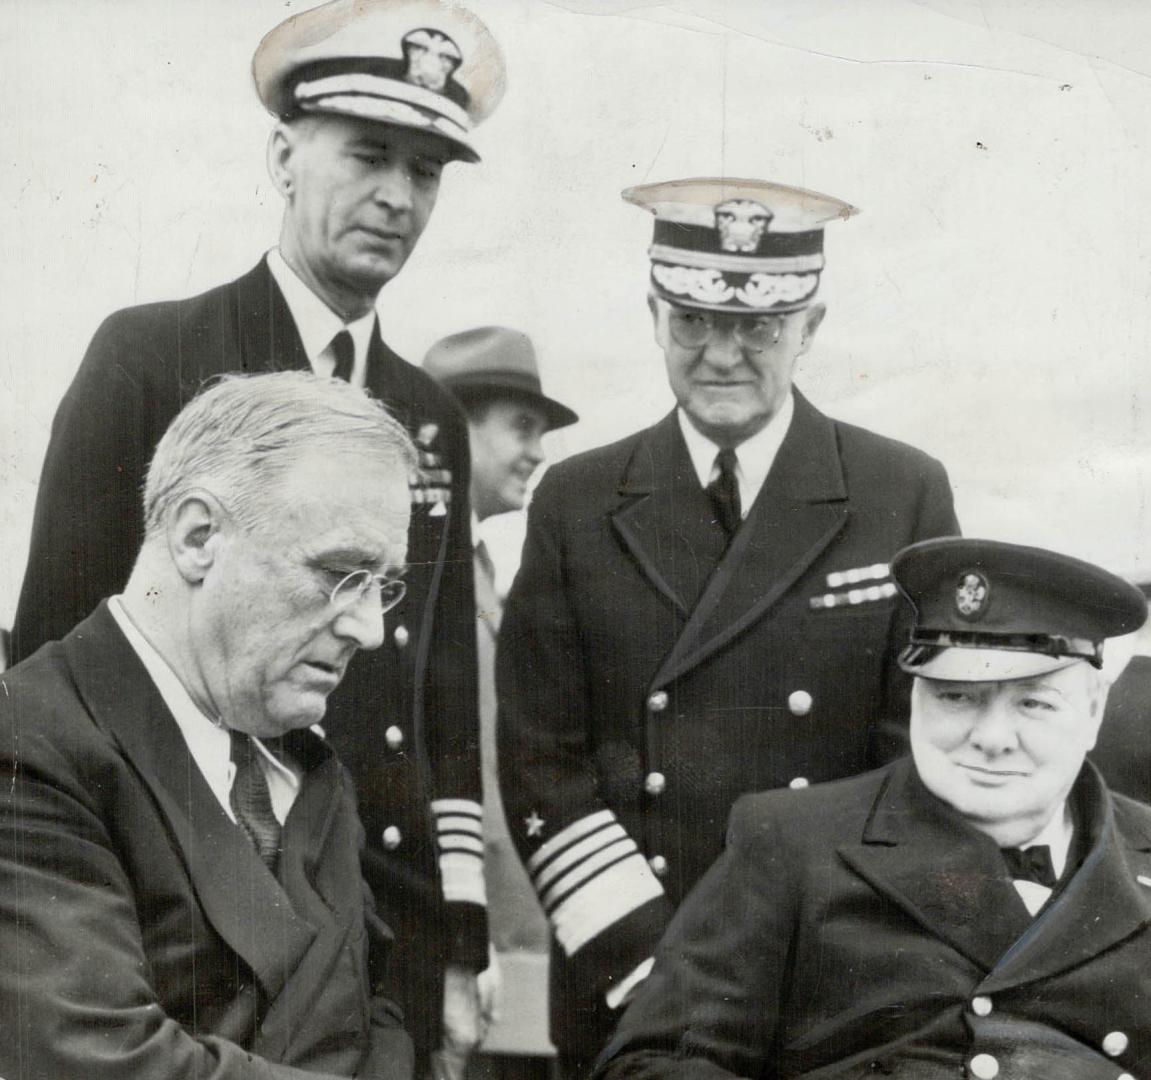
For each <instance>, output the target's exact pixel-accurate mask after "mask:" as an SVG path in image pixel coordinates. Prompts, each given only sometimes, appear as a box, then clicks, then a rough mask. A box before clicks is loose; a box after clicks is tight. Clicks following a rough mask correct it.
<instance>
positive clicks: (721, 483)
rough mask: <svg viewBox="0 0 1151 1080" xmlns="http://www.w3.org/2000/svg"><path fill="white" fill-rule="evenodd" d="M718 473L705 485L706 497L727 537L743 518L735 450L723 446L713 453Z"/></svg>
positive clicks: (733, 533)
mask: <svg viewBox="0 0 1151 1080" xmlns="http://www.w3.org/2000/svg"><path fill="white" fill-rule="evenodd" d="M715 464H716V467H717V468H718V469H719V475H718V476H717V477H716V478H715V479H714V480H713V481H712V482H711V483H710V484H708V485H707V489H706V490H707V497H708V498H709V499H711V505H712V508H713V509H714V510H715V517H716V520H717V521H718V522H719V523H720V525H722V526H723V529H724V532H726V533H727V535H728V538H731V537H732V536H734V535H735V530H736V529H738V528H739V523H740V521H741V520H742V519H743V514H742V508H741V507H740V504H739V481H738V480H737V479H736V477H735V451H734V450H732V449H731V447H725V448H724V449H723V450H721V451H720V452H719V453H718V454H716V455H715Z"/></svg>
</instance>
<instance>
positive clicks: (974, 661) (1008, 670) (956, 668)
mask: <svg viewBox="0 0 1151 1080" xmlns="http://www.w3.org/2000/svg"><path fill="white" fill-rule="evenodd" d="M1078 663H1089V661H1087V660H1084V659H1083V658H1082V657H1079V656H1048V655H1046V654H1044V653H1033V652H1024V651H1022V650H1018V649H978V648H971V649H964V648H955V647H951V646H937V645H909V646H908V647H907V648H906V649H904V650H903V652H902V653H901V654H900V656H899V666H900V667H901V668H902V669H903V670H904V671H906V672H907V673H908V674H909V675H917V676H919V677H921V678H924V679H938V680H940V681H941V682H1009V681H1011V680H1012V679H1031V678H1034V677H1035V676H1037V675H1046V674H1048V673H1049V672H1052V671H1059V670H1060V669H1061V668H1065V667H1070V666H1071V665H1072V664H1078Z"/></svg>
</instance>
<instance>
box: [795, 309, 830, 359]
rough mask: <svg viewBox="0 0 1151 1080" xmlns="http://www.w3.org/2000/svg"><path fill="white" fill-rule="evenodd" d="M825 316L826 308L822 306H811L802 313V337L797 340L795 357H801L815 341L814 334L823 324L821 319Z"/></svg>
mask: <svg viewBox="0 0 1151 1080" xmlns="http://www.w3.org/2000/svg"><path fill="white" fill-rule="evenodd" d="M826 314H827V308H826V307H825V306H824V305H823V304H812V305H811V307H809V308H808V309H807V310H806V311H805V312H804V313H803V336H802V337H801V338H800V340H799V352H798V353H797V354H796V355H797V356H802V355H803V354H804V353H805V352H807V350H808V349H810V348H811V343H812V342H813V341H814V340H815V332H816V331H817V330H818V329H819V325H820V323H822V322H823V317H824V315H826Z"/></svg>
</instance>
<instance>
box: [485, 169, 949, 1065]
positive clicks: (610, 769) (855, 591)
mask: <svg viewBox="0 0 1151 1080" xmlns="http://www.w3.org/2000/svg"><path fill="white" fill-rule="evenodd" d="M625 198H627V199H629V200H630V201H631V202H634V203H637V204H638V205H640V206H642V207H644V208H646V209H649V210H651V211H652V212H653V213H654V214H655V217H656V220H655V236H654V242H653V244H652V246H651V249H650V258H651V279H650V296H649V303H650V307H651V311H652V315H653V318H654V321H655V337H656V341H657V343H658V344H659V347H660V348H661V349H662V350H663V353H664V359H665V362H666V366H667V374H668V381H669V383H670V385H671V390H672V393H673V394H674V396H675V399H676V403H677V407H676V408H675V409H673V410H672V411H671V412H670V413H669V414H668V415H667V416H666V417H665V418H664V419H663V420H661V421H660V422H659V423H658V424H656V425H655V426H654V427H652V428H649V429H648V430H646V431H641V432H639V433H637V434H634V435H631V436H629V437H627V438H625V439H622V440H621V441H619V442H617V443H615V444H613V445H611V446H606V447H602V448H600V449H597V450H593V451H591V452H589V453H586V454H582V455H579V456H577V457H574V458H570V459H568V460H567V461H564V462H562V463H561V464H559V465H558V466H555V467H554V468H552V469H551V470H550V471H549V472H548V474H547V475H546V476H545V477H544V479H543V481H542V483H541V484H540V485H539V488H538V490H537V492H536V494H535V497H534V500H533V504H532V508H531V513H530V518H529V525H528V535H527V540H526V543H525V547H524V558H523V563H522V565H521V569H520V573H519V577H518V579H517V581H516V583H515V585H514V586H513V588H512V591H511V595H510V597H509V599H508V605H507V609H506V613H505V616H504V621H503V624H502V629H501V632H500V650H499V656H498V660H497V663H498V665H499V675H498V678H497V686H498V688H499V694H500V714H499V727H498V730H499V735H500V739H501V747H500V750H501V757H500V775H501V777H502V779H503V784H504V788H503V797H504V803H505V806H506V807H507V809H508V820H509V822H510V823H511V825H512V833H513V836H514V837H515V839H516V841H517V844H518V846H519V850H520V855H521V857H522V858H523V859H524V860H525V862H526V864H527V869H528V871H529V874H530V875H531V878H532V881H533V884H534V885H535V888H536V890H537V892H538V894H539V896H540V900H541V903H542V904H543V907H544V910H545V912H546V913H547V915H548V917H549V919H550V921H551V923H552V926H553V929H554V931H555V938H556V940H557V942H558V944H559V949H560V955H558V956H557V958H556V962H555V963H554V964H553V965H552V970H553V977H554V980H555V985H554V987H553V994H552V998H551V1011H552V1039H553V1041H554V1042H555V1043H556V1045H557V1046H558V1048H559V1049H560V1051H561V1054H562V1055H563V1059H564V1065H565V1071H566V1072H567V1073H568V1074H570V1075H572V1076H576V1075H582V1074H583V1073H585V1072H586V1069H587V1067H588V1065H589V1063H590V1060H591V1058H592V1057H593V1056H594V1054H595V1052H596V1051H597V1050H598V1049H599V1047H600V1045H601V1044H602V1042H603V1041H604V1040H605V1039H606V1037H607V1034H608V1032H609V1031H610V1030H611V1026H612V1023H613V1022H614V1018H615V1016H616V1015H617V1012H616V1010H617V1009H618V1007H619V1006H620V1005H621V1004H622V1003H623V1002H624V1001H625V1000H626V999H627V997H628V995H629V994H630V993H631V992H632V991H633V990H634V988H635V986H636V985H638V983H639V981H640V980H641V979H642V978H643V976H644V974H645V973H646V971H647V970H648V967H649V962H648V958H649V957H650V955H651V950H652V947H653V946H654V944H655V942H656V940H657V939H658V937H659V934H660V931H661V930H662V929H663V926H664V925H665V923H666V920H667V918H668V916H669V913H670V912H671V910H672V909H673V908H674V907H675V906H676V905H677V904H678V903H679V902H680V900H681V899H682V898H683V896H684V895H685V894H686V892H687V890H688V889H690V888H691V886H692V885H693V884H694V883H695V882H696V880H698V878H699V877H700V875H702V874H703V872H704V871H705V870H706V869H707V867H708V866H709V865H710V863H711V862H712V861H713V860H714V859H715V857H716V856H717V855H718V854H719V850H720V846H721V844H722V841H723V830H724V821H725V819H726V818H727V814H728V811H729V810H730V808H731V805H732V803H733V802H734V801H735V799H736V798H738V796H739V795H741V794H743V793H744V792H748V791H756V790H760V789H763V788H778V787H788V786H791V787H803V786H805V785H807V784H808V783H815V782H817V781H822V780H833V779H838V778H841V777H845V776H850V775H852V774H854V773H859V772H862V771H864V770H865V769H867V768H869V767H871V766H872V765H875V764H878V763H879V762H881V761H883V760H886V759H887V758H888V757H889V756H893V755H894V754H895V753H897V752H899V751H901V749H902V746H903V745H905V743H903V742H901V736H902V735H903V734H904V733H905V725H906V719H907V714H908V682H907V679H906V677H905V676H903V675H902V673H901V672H900V671H899V669H898V668H897V666H896V665H895V664H894V662H893V661H892V659H891V658H892V656H893V654H894V651H895V650H894V647H893V642H895V641H898V640H899V639H900V637H902V636H903V635H904V634H905V633H906V624H905V622H904V621H903V616H902V615H901V614H900V612H899V611H898V609H897V606H896V603H895V585H894V584H893V583H892V581H891V578H890V576H889V574H888V571H887V564H888V562H889V561H890V559H891V557H892V556H893V555H894V554H895V552H897V551H898V550H899V549H900V548H902V547H904V546H905V545H907V544H910V543H913V542H915V541H917V540H923V539H927V538H930V537H935V536H942V535H947V534H951V533H955V532H957V531H958V524H957V523H956V520H955V513H954V510H953V507H952V498H951V490H950V487H949V485H948V481H947V475H946V473H945V472H944V470H943V467H942V466H941V465H940V464H939V462H937V461H935V460H933V459H932V458H929V457H928V456H927V455H926V454H923V453H921V452H920V451H918V450H915V449H913V448H911V447H909V446H905V445H902V444H900V443H897V442H894V441H892V440H891V439H886V438H883V437H881V436H879V435H876V434H873V433H872V432H869V431H863V430H861V429H860V428H857V427H853V426H851V425H849V424H843V423H839V422H838V421H835V420H832V419H830V418H828V417H826V416H824V415H823V414H822V413H821V412H819V411H818V410H817V409H816V408H815V407H814V406H813V405H811V404H810V403H809V402H808V401H807V399H806V398H805V397H804V396H803V395H802V394H800V393H799V391H798V390H795V389H794V388H793V386H792V375H793V373H794V370H795V367H796V362H797V360H798V359H799V357H800V356H802V355H804V354H805V353H806V352H807V351H808V349H809V348H810V347H811V343H812V341H813V339H814V337H815V333H816V330H817V329H818V328H819V326H820V324H821V323H822V321H823V316H824V307H823V305H822V304H820V303H817V302H815V294H816V289H817V286H818V284H819V277H820V273H821V271H822V268H823V234H824V225H825V224H826V223H827V222H830V221H833V220H834V219H836V218H842V217H848V216H850V214H851V213H853V212H854V211H853V208H852V207H851V206H849V205H848V204H847V203H844V202H842V201H840V200H838V199H833V198H829V197H827V196H823V195H817V194H815V193H813V192H807V191H800V190H798V189H795V188H789V187H784V186H782V185H779V184H771V183H767V182H763V181H755V180H725V179H703V180H677V181H670V182H668V183H662V184H653V185H648V186H645V187H641V188H634V189H632V190H630V191H628V192H626V193H625ZM901 624H902V625H901ZM765 657H766V658H767V659H766V661H765V659H764V658H765ZM889 735H890V736H893V737H890V738H889V737H887V736H889Z"/></svg>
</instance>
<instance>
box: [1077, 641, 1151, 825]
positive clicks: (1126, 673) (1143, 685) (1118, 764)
mask: <svg viewBox="0 0 1151 1080" xmlns="http://www.w3.org/2000/svg"><path fill="white" fill-rule="evenodd" d="M1090 756H1091V760H1092V761H1094V762H1095V765H1096V767H1097V768H1098V769H1099V771H1100V772H1101V773H1102V774H1103V775H1104V777H1106V779H1107V785H1108V787H1110V788H1111V790H1112V791H1117V792H1119V793H1120V794H1123V795H1129V796H1130V797H1131V798H1132V799H1138V800H1139V801H1140V802H1145V803H1151V656H1133V657H1132V658H1131V662H1130V663H1129V664H1128V665H1127V667H1126V668H1125V669H1124V670H1123V674H1122V675H1120V676H1119V678H1118V679H1116V680H1115V685H1114V686H1112V687H1111V692H1110V693H1109V694H1108V695H1107V708H1106V709H1105V710H1104V713H1103V725H1102V727H1100V729H1099V741H1098V743H1097V744H1096V746H1095V749H1094V750H1092V751H1091V755H1090Z"/></svg>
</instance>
